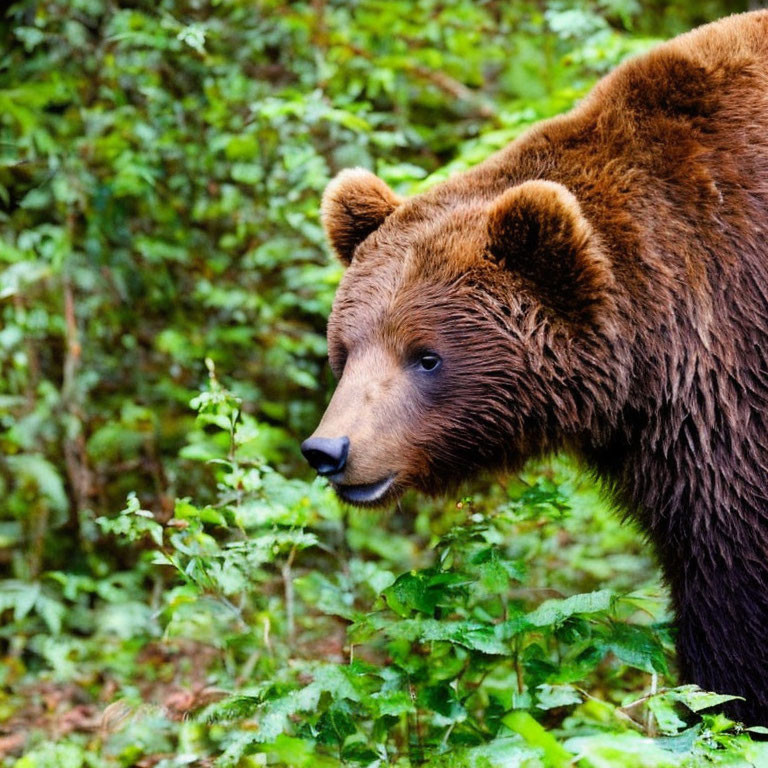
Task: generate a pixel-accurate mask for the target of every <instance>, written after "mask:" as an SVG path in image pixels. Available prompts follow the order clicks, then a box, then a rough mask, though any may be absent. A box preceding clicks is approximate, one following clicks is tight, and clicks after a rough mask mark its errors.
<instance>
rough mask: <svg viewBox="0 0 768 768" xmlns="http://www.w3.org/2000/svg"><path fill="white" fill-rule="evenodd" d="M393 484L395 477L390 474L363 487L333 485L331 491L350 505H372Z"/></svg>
mask: <svg viewBox="0 0 768 768" xmlns="http://www.w3.org/2000/svg"><path fill="white" fill-rule="evenodd" d="M394 482H395V476H394V474H392V475H389V476H387V477H385V478H383V479H382V480H377V481H376V482H375V483H365V484H363V485H341V484H340V483H333V489H334V490H335V491H336V493H337V494H338V495H339V496H340V497H341V498H342V499H343V500H344V501H348V502H349V503H350V504H374V503H376V502H377V501H381V500H382V499H383V498H384V497H385V496H386V494H387V492H388V491H389V490H390V489H391V488H392V485H393V484H394Z"/></svg>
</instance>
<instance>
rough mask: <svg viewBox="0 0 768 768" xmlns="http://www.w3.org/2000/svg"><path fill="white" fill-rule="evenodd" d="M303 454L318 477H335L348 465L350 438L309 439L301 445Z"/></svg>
mask: <svg viewBox="0 0 768 768" xmlns="http://www.w3.org/2000/svg"><path fill="white" fill-rule="evenodd" d="M301 452H302V453H303V454H304V458H305V459H306V460H307V461H308V462H309V466H310V467H312V469H314V470H315V471H316V472H317V474H318V475H334V474H336V472H341V470H342V469H344V465H345V464H346V463H347V453H349V438H348V437H309V438H307V439H306V440H305V441H304V442H303V443H302V444H301Z"/></svg>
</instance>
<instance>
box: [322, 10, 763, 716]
mask: <svg viewBox="0 0 768 768" xmlns="http://www.w3.org/2000/svg"><path fill="white" fill-rule="evenodd" d="M323 213H324V221H325V224H326V228H327V231H328V236H329V239H330V242H331V243H332V244H333V246H334V248H336V250H337V251H338V253H339V255H340V257H341V258H342V260H343V261H344V262H345V263H347V264H349V268H348V269H347V271H346V273H345V276H344V279H343V281H342V284H341V286H340V288H339V291H338V294H337V298H336V301H335V305H334V309H333V313H332V316H331V318H330V321H329V328H328V339H329V351H330V359H331V364H332V367H333V370H334V372H335V373H336V375H337V376H338V377H340V382H339V386H338V389H337V391H336V393H335V395H334V397H333V400H332V402H331V404H330V406H329V409H328V411H327V413H326V415H325V417H324V418H323V421H322V423H321V425H320V426H319V427H318V430H317V432H316V434H318V435H323V436H329V437H334V436H339V435H347V436H348V437H349V438H350V451H349V459H348V463H347V467H346V469H345V470H344V472H343V473H341V474H339V475H338V476H336V477H333V478H331V479H332V481H333V482H334V483H335V484H336V485H337V486H338V487H339V489H340V492H342V495H343V489H344V487H345V486H346V485H350V484H352V485H354V484H367V483H373V482H374V481H378V480H380V479H381V478H382V477H386V476H389V475H393V476H394V482H393V485H392V486H391V487H390V488H389V490H388V491H387V493H386V495H385V496H384V497H382V498H380V499H377V500H376V501H377V502H378V503H381V502H383V501H386V500H387V499H392V498H394V497H395V496H396V495H397V494H398V493H400V492H401V491H402V490H403V489H405V488H407V487H417V488H420V489H422V490H423V491H426V492H430V493H432V492H439V491H442V490H444V489H445V488H446V486H447V485H449V484H452V483H454V482H456V481H458V480H460V479H462V478H465V477H467V476H469V475H471V474H472V473H473V472H475V471H478V470H482V469H488V468H493V469H498V468H506V469H512V470H514V469H515V468H517V467H520V466H521V464H522V462H523V461H524V460H525V459H527V458H529V457H531V456H535V455H541V454H543V453H546V452H549V451H552V450H560V449H566V450H569V451H571V452H574V453H576V454H577V455H579V456H580V457H582V458H583V459H584V460H586V461H587V462H588V463H589V464H590V465H591V466H592V467H593V468H594V469H595V470H596V471H597V472H598V474H599V475H600V476H601V477H602V478H603V479H604V480H605V481H606V483H607V484H608V485H609V487H610V488H611V489H612V490H613V492H614V494H615V497H616V498H617V500H618V501H619V502H620V503H621V504H622V505H623V506H624V507H625V508H626V509H628V510H629V511H630V513H631V514H633V515H635V516H636V517H637V518H638V519H639V520H640V522H641V524H642V525H643V527H644V529H645V530H646V531H647V533H648V535H649V537H650V539H651V540H652V541H653V543H654V544H655V546H656V549H657V551H658V554H659V557H660V560H661V563H662V566H663V569H664V573H665V575H666V578H667V580H668V582H669V585H670V588H671V592H672V600H673V603H674V609H675V613H676V616H677V627H678V635H677V646H678V656H679V663H680V670H681V674H682V677H683V679H684V680H688V681H693V682H696V683H698V684H699V685H701V686H702V687H704V688H707V689H714V690H717V691H722V692H726V693H733V694H739V695H741V696H744V697H745V699H746V702H745V703H744V704H738V705H736V706H735V707H733V708H732V710H731V711H732V713H734V714H736V715H738V716H740V717H743V718H745V719H746V720H748V721H750V722H762V723H768V654H766V651H765V648H764V642H765V638H766V635H767V634H768V412H767V411H766V406H767V405H768V239H767V238H768V12H766V11H761V12H755V13H751V14H744V15H741V16H734V17H731V18H728V19H725V20H723V21H720V22H717V23H715V24H711V25H708V26H706V27H702V28H701V29H698V30H695V31H694V32H692V33H689V34H687V35H683V36H682V37H679V38H677V39H675V40H673V41H671V42H669V43H667V44H665V45H662V46H660V47H659V48H657V49H656V50H654V51H653V52H651V53H650V54H647V55H645V56H642V57H640V58H637V59H635V60H633V61H630V62H628V63H627V64H625V65H623V66H621V67H619V68H618V69H617V70H616V71H614V72H613V73H612V74H611V75H609V76H608V77H606V78H605V79H604V80H602V81H601V82H600V83H599V84H598V85H597V87H596V88H595V89H594V90H593V92H592V93H591V95H590V96H589V97H588V98H587V99H585V101H584V102H583V103H582V104H580V105H579V106H578V107H577V108H576V109H574V110H573V111H572V112H570V113H569V114H567V115H565V116H562V117H559V118H556V119H554V120H549V121H547V122H545V123H542V124H540V125H538V126H537V127H535V128H534V129H532V130H531V131H529V132H528V133H527V134H526V135H524V136H522V137H521V138H520V139H518V140H517V141H515V142H513V143H512V144H510V145H509V146H508V147H507V148H506V149H504V150H503V151H501V152H499V153H498V154H496V155H494V156H492V157H491V158H489V159H488V160H487V161H485V162H484V163H482V164H481V165H479V166H477V167H475V168H474V169H472V170H470V171H468V172H466V173H463V174H460V175H458V176H456V177H454V178H451V179H449V180H448V181H446V182H444V183H442V184H440V185H438V186H436V187H434V188H432V189H431V190H429V191H428V192H427V193H425V194H422V195H419V196H417V197H414V198H411V199H408V200H404V201H401V200H399V199H398V198H397V197H396V196H395V195H394V194H393V193H392V192H391V191H389V190H388V188H387V187H386V185H384V184H383V182H381V181H380V180H378V179H376V177H374V176H372V175H371V174H368V173H367V172H364V171H359V170H358V171H355V172H353V173H351V174H350V173H349V172H347V173H346V174H345V175H342V176H340V177H339V178H338V179H337V180H336V181H335V182H334V183H333V184H332V185H331V187H330V188H329V191H328V194H327V195H326V198H325V200H324V203H323ZM425 351H426V352H434V353H437V354H439V355H440V357H441V358H442V366H441V367H439V369H438V370H436V371H431V372H430V371H426V370H424V368H423V366H421V364H420V362H419V361H420V360H421V359H422V358H421V355H423V354H424V352H425Z"/></svg>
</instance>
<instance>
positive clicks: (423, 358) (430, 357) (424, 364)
mask: <svg viewBox="0 0 768 768" xmlns="http://www.w3.org/2000/svg"><path fill="white" fill-rule="evenodd" d="M442 363H443V361H442V359H441V357H440V355H436V354H435V353H434V352H423V353H422V354H420V355H419V359H418V361H417V365H418V367H419V368H420V369H421V370H422V371H427V372H429V373H431V372H432V371H436V370H437V369H438V368H439V367H440V366H441V365H442Z"/></svg>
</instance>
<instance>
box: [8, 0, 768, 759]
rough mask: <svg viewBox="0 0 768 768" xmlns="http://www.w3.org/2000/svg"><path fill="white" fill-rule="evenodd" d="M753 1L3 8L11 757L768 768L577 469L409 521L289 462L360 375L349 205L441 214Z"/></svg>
mask: <svg viewBox="0 0 768 768" xmlns="http://www.w3.org/2000/svg"><path fill="white" fill-rule="evenodd" d="M732 10H742V8H739V7H736V6H734V7H730V6H726V5H725V4H724V3H722V2H704V3H697V4H695V5H694V4H691V5H690V7H687V6H686V5H680V4H675V5H664V4H662V3H658V2H652V3H643V4H642V5H641V4H640V3H639V2H637V1H636V0H602V1H601V2H583V3H565V2H560V1H559V0H549V1H548V2H545V1H542V2H521V3H518V2H515V3H513V2H509V1H507V2H497V1H496V0H490V1H488V2H472V1H471V0H451V1H450V2H437V0H418V2H404V1H403V0H389V1H387V2H385V0H356V1H354V2H341V0H338V1H334V2H328V1H326V0H313V2H308V3H282V2H275V1H274V0H273V1H269V0H261V1H260V2H248V1H247V0H218V1H217V0H188V1H187V2H183V1H182V0H160V1H159V2H155V3H149V2H145V1H144V0H134V1H133V2H117V1H116V0H37V1H33V0H24V1H23V2H18V3H15V4H13V5H12V6H11V7H10V9H8V10H6V11H5V19H4V22H3V23H2V26H0V35H2V42H3V45H2V57H1V58H0V131H2V134H1V135H0V217H2V230H1V238H0V317H2V320H1V321H0V567H1V568H2V569H3V571H4V576H5V579H4V580H2V581H0V617H1V618H2V622H1V623H0V653H2V654H3V656H4V660H5V664H4V665H3V670H2V671H0V686H2V687H1V688H0V760H3V759H4V762H2V765H7V766H17V767H18V768H42V767H43V766H46V767H47V766H51V767H52V768H53V767H55V768H59V767H60V766H61V767H64V768H68V767H69V766H72V767H73V768H79V766H131V765H138V766H154V765H162V766H165V767H166V768H170V766H182V765H201V766H204V765H211V764H214V763H215V764H220V765H231V766H237V765H239V766H252V765H263V764H274V765H287V766H304V765H312V766H313V767H314V766H335V765H388V764H393V765H400V766H407V765H416V764H422V763H427V764H429V765H434V766H463V765H466V766H478V767H480V766H482V767H483V768H485V767H486V766H526V767H527V766H566V765H580V766H593V767H594V768H600V767H601V766H680V765H687V766H699V765H705V764H722V765H748V764H751V763H752V764H757V763H756V761H758V760H759V759H761V756H762V759H763V760H768V757H766V755H765V752H764V750H763V751H762V752H761V745H760V744H756V743H753V742H752V741H751V740H750V737H749V736H748V735H747V733H745V732H743V731H742V729H741V726H740V725H737V724H734V723H732V722H730V721H729V720H727V719H726V718H725V717H723V716H722V715H718V714H711V713H706V712H702V710H705V709H707V707H710V706H712V705H713V704H716V703H717V702H718V701H720V700H722V698H723V697H717V696H715V695H713V694H707V693H704V692H699V691H696V690H694V689H690V688H670V687H669V686H671V685H673V684H674V675H673V661H672V662H671V664H670V649H671V647H672V643H671V639H670V628H669V626H668V623H667V618H668V616H667V613H666V607H665V602H664V595H663V590H662V588H661V587H660V585H659V582H658V577H657V574H656V571H655V567H654V566H653V563H652V561H651V560H650V557H649V554H648V553H647V551H646V550H645V547H644V546H643V544H642V541H641V540H640V537H639V535H638V534H637V532H636V531H634V530H633V529H632V528H631V527H629V526H626V525H624V526H622V525H621V524H620V523H619V521H618V519H617V518H616V517H615V516H613V515H612V514H611V513H610V511H609V510H608V509H607V508H606V506H605V505H604V503H603V502H602V501H601V500H600V498H599V495H598V493H597V491H596V490H595V489H594V488H593V487H592V486H591V484H590V483H589V482H588V481H587V480H585V479H584V478H583V476H582V475H581V474H580V473H579V472H578V471H577V470H576V469H574V468H573V467H571V466H570V465H569V464H568V463H567V462H565V461H564V460H563V459H553V460H552V461H550V462H548V463H547V464H546V465H543V466H535V467H530V468H529V469H528V470H527V471H526V472H525V473H524V474H523V475H522V476H521V477H519V478H496V479H495V481H494V482H493V483H492V484H480V485H478V486H476V487H474V488H471V489H467V493H468V494H469V495H468V496H466V497H465V498H463V499H445V500H443V501H441V502H427V501H425V500H424V499H419V498H415V497H412V498H408V499H406V500H405V502H404V503H403V504H402V505H400V506H398V508H397V509H395V510H392V511H391V512H389V513H386V514H382V513H373V512H367V511H366V512H361V511H350V510H346V509H343V508H341V507H340V506H339V505H338V503H337V502H336V501H335V499H334V498H333V495H332V494H331V493H330V491H329V490H328V489H327V488H326V487H325V486H324V485H323V483H321V482H319V481H312V480H311V478H310V475H309V473H308V472H307V471H306V470H305V468H304V467H303V466H302V465H301V463H300V461H299V457H298V453H297V444H298V442H299V438H300V437H301V436H303V435H305V434H306V433H307V432H308V431H309V430H310V429H311V428H312V426H313V424H314V422H315V420H316V418H317V417H318V413H319V410H320V409H321V407H322V405H323V402H324V400H325V398H326V396H327V391H328V389H329V387H330V385H331V381H330V376H329V373H328V370H327V366H326V364H325V341H324V323H325V318H326V316H327V313H328V311H329V307H330V302H331V299H332V296H333V291H334V287H335V285H336V283H337V281H338V278H339V276H340V267H338V266H337V265H336V264H334V263H333V261H332V260H331V259H330V258H329V256H328V254H327V251H326V249H325V246H324V243H323V237H322V232H321V229H320V226H319V221H318V198H319V195H320V193H321V191H322V189H323V187H324V185H325V184H326V183H327V181H328V180H329V178H330V177H331V176H332V175H333V174H334V173H335V172H336V171H337V170H339V169H340V168H343V167H346V166H350V165H362V166H366V167H369V168H372V169H373V170H375V171H376V172H377V173H379V174H380V175H381V176H382V177H383V178H385V179H386V180H387V181H388V182H389V183H390V184H391V185H392V186H393V187H394V188H395V189H397V190H398V191H400V192H402V193H404V194H408V193H411V192H414V191H418V190H419V189H422V188H424V187H425V186H427V185H429V184H431V183H434V182H435V181H436V180H439V179H440V178H443V177H444V176H445V175H446V174H447V173H450V172H452V171H455V170H458V169H461V168H465V167H467V166H468V165H471V164H472V163H475V162H477V161H479V160H481V159H483V158H484V157H486V156H487V155H488V154H489V153H490V152H491V151H493V150H494V149H496V148H498V147H500V146H503V145H504V144H505V143H506V142H508V141H509V140H510V139H512V138H514V137H515V136H516V135H518V134H519V133H520V132H521V131H522V130H524V129H525V128H526V127H527V126H528V125H530V124H531V123H533V122H535V121H536V120H539V119H541V118H544V117H547V116H550V115H553V114H556V113H558V112H561V111H563V110H565V109H567V108H568V107H569V106H570V105H572V104H573V103H574V101H575V100H577V99H578V98H579V97H581V96H582V95H583V94H584V93H585V92H586V90H587V89H588V88H589V86H590V85H591V84H592V83H593V82H594V81H595V79H596V78H597V77H598V76H599V75H601V74H602V73H604V72H606V71H608V70H609V69H610V68H611V67H613V66H614V65H615V64H616V63H617V62H619V61H620V60H621V59H622V58H624V57H625V56H627V55H630V54H632V53H635V52H639V51H642V50H645V49H646V48H647V47H649V46H650V45H651V44H652V43H653V42H654V41H655V40H657V39H659V38H662V37H666V36H670V35H672V34H674V33H677V32H679V31H682V30H684V29H687V28H689V27H691V26H693V25H694V24H696V23H699V22H702V21H706V20H709V19H711V18H716V17H717V16H720V15H723V14H724V13H726V12H729V11H732ZM217 377H219V378H217ZM219 379H220V380H221V382H223V383H220V380H219ZM195 412H197V415H195ZM120 510H122V511H120ZM670 670H672V672H670ZM665 686H666V687H665ZM3 755H4V758H3V757H2V756H3ZM22 755H23V756H22ZM750 761H751V763H750Z"/></svg>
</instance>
